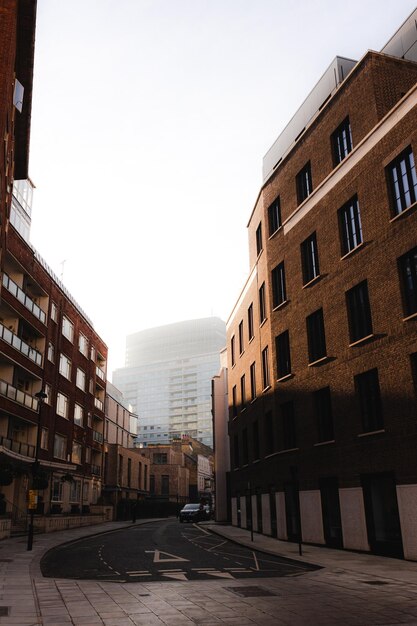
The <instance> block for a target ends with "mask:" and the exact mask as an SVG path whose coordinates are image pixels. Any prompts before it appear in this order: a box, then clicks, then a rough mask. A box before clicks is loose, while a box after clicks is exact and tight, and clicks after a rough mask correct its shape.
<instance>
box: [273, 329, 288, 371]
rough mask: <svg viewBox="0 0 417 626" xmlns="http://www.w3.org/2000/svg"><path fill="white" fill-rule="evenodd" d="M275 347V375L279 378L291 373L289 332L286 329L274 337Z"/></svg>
mask: <svg viewBox="0 0 417 626" xmlns="http://www.w3.org/2000/svg"><path fill="white" fill-rule="evenodd" d="M275 347H276V351H277V375H278V376H277V377H278V379H280V378H283V377H284V376H287V375H288V374H291V358H290V333H289V332H288V330H286V331H284V332H283V333H281V334H280V335H278V337H275Z"/></svg>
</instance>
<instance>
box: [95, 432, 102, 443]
mask: <svg viewBox="0 0 417 626" xmlns="http://www.w3.org/2000/svg"><path fill="white" fill-rule="evenodd" d="M93 440H94V441H98V443H103V434H102V433H100V432H99V431H98V430H93Z"/></svg>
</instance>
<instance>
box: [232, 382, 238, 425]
mask: <svg viewBox="0 0 417 626" xmlns="http://www.w3.org/2000/svg"><path fill="white" fill-rule="evenodd" d="M236 396H237V393H236V385H234V386H233V389H232V416H233V417H236V415H237V397H236Z"/></svg>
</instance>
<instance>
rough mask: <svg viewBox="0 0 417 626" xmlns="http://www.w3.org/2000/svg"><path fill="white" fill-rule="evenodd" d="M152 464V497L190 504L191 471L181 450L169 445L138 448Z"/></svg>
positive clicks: (150, 486)
mask: <svg viewBox="0 0 417 626" xmlns="http://www.w3.org/2000/svg"><path fill="white" fill-rule="evenodd" d="M136 450H137V452H141V453H142V454H144V455H145V456H146V457H147V458H148V459H149V460H150V463H151V467H150V485H149V490H150V495H151V496H153V497H158V498H161V497H162V498H164V499H166V500H168V501H171V502H188V501H189V485H190V470H189V468H188V467H186V463H185V458H184V457H185V455H184V453H183V452H181V449H178V448H174V446H171V445H169V444H165V445H160V446H158V445H149V446H147V447H146V448H136Z"/></svg>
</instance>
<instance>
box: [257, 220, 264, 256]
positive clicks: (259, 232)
mask: <svg viewBox="0 0 417 626" xmlns="http://www.w3.org/2000/svg"><path fill="white" fill-rule="evenodd" d="M255 238H256V256H259V255H260V254H261V252H262V250H263V242H262V222H259V224H258V228H257V229H256V233H255Z"/></svg>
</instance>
